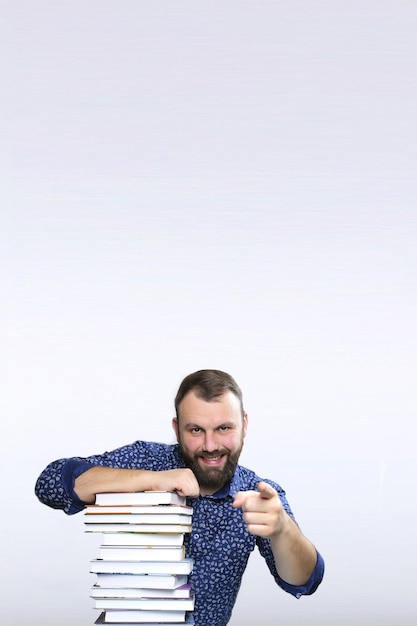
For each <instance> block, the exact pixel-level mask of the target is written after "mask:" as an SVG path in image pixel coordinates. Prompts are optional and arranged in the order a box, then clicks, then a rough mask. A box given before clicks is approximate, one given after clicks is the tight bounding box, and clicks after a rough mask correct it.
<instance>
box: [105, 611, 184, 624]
mask: <svg viewBox="0 0 417 626" xmlns="http://www.w3.org/2000/svg"><path fill="white" fill-rule="evenodd" d="M185 617H186V614H185V611H134V610H132V609H121V610H120V611H119V610H115V609H112V610H111V611H109V610H107V611H105V615H104V621H105V623H106V624H111V623H114V622H115V623H117V622H122V623H123V622H127V623H129V622H130V623H133V624H141V623H149V624H155V623H156V624H164V623H166V622H172V623H176V624H178V623H184V622H185Z"/></svg>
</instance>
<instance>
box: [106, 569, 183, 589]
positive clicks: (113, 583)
mask: <svg viewBox="0 0 417 626" xmlns="http://www.w3.org/2000/svg"><path fill="white" fill-rule="evenodd" d="M187 581H188V576H187V575H185V574H176V575H173V574H114V573H104V572H96V584H97V585H98V586H100V587H112V588H113V589H114V588H117V587H123V588H131V589H137V588H139V589H140V588H142V589H160V590H163V591H165V590H170V589H178V588H179V587H182V586H183V585H185V584H186V583H187Z"/></svg>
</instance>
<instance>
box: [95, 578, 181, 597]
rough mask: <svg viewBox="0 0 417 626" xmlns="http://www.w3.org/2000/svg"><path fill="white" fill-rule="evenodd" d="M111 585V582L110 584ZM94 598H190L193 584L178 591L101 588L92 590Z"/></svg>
mask: <svg viewBox="0 0 417 626" xmlns="http://www.w3.org/2000/svg"><path fill="white" fill-rule="evenodd" d="M109 584H110V585H111V582H110V583H109ZM91 597H92V598H171V599H172V598H190V597H191V583H185V584H184V585H181V586H180V587H177V588H176V589H154V588H152V589H145V588H143V587H137V588H135V587H112V586H109V587H100V586H99V585H94V586H93V587H92V589H91Z"/></svg>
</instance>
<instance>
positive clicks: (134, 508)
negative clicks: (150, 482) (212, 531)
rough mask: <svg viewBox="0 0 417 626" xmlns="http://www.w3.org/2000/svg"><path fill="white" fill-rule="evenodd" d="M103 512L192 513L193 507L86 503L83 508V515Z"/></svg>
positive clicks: (181, 505) (182, 505)
mask: <svg viewBox="0 0 417 626" xmlns="http://www.w3.org/2000/svg"><path fill="white" fill-rule="evenodd" d="M104 513H141V514H143V513H153V514H157V515H162V514H173V513H179V514H181V515H192V514H193V507H192V506H186V505H184V504H159V505H157V504H150V505H145V504H139V505H134V504H129V505H126V506H123V505H122V504H115V505H105V504H102V505H96V504H88V505H87V506H86V507H85V509H84V515H102V514H104Z"/></svg>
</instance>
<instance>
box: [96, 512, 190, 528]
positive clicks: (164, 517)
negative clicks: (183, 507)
mask: <svg viewBox="0 0 417 626" xmlns="http://www.w3.org/2000/svg"><path fill="white" fill-rule="evenodd" d="M84 523H85V524H91V523H93V524H97V523H98V524H161V525H162V524H191V514H187V513H185V512H184V513H161V514H160V515H158V514H157V513H103V514H101V515H85V516H84Z"/></svg>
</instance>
